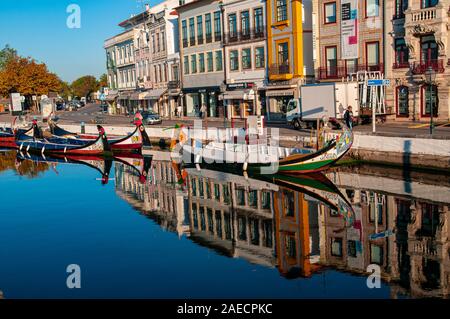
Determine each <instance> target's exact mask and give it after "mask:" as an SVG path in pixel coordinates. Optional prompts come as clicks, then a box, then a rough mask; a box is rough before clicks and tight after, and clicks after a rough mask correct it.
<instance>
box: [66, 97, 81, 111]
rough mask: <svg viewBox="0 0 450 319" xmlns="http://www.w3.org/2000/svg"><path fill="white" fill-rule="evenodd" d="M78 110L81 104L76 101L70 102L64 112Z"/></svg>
mask: <svg viewBox="0 0 450 319" xmlns="http://www.w3.org/2000/svg"><path fill="white" fill-rule="evenodd" d="M79 108H81V104H80V101H78V100H72V101H70V103H69V104H67V106H66V110H72V111H76V110H78V109H79Z"/></svg>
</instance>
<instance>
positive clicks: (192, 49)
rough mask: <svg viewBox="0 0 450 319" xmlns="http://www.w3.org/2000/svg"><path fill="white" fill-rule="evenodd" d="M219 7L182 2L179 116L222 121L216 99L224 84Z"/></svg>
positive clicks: (211, 1)
mask: <svg viewBox="0 0 450 319" xmlns="http://www.w3.org/2000/svg"><path fill="white" fill-rule="evenodd" d="M222 10H223V7H222V4H221V1H218V0H197V1H191V2H186V3H184V4H182V5H180V6H179V7H177V8H176V11H177V12H178V15H179V34H180V39H179V40H180V59H181V63H180V66H181V68H182V78H181V82H182V93H183V96H184V99H183V114H184V115H185V116H192V117H193V116H198V115H199V113H200V110H202V109H203V110H204V111H205V112H204V113H205V114H203V115H204V117H224V116H225V115H226V114H225V113H226V110H225V109H224V107H223V102H222V101H221V100H220V99H219V96H220V94H221V93H222V92H221V87H222V86H223V84H224V50H223V46H222V38H223V36H222V34H223V18H222V17H223V12H222Z"/></svg>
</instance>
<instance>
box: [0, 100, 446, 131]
mask: <svg viewBox="0 0 450 319" xmlns="http://www.w3.org/2000/svg"><path fill="white" fill-rule="evenodd" d="M57 116H58V118H59V120H58V122H59V123H65V124H75V123H76V124H80V123H81V122H84V123H86V124H90V123H94V121H93V120H94V119H95V118H98V119H101V122H100V124H107V125H130V124H131V121H132V117H131V116H130V117H127V116H125V115H108V114H103V113H102V112H101V109H100V105H98V104H88V105H86V106H85V107H83V108H81V109H79V110H77V111H72V112H69V111H59V112H57ZM11 119H12V117H11V116H10V115H9V114H0V122H6V123H9V122H11ZM194 121H195V119H193V118H174V119H163V123H162V124H160V125H155V127H171V126H174V125H175V124H184V125H193V124H194ZM204 126H208V127H217V128H224V127H225V126H226V127H231V121H230V120H226V121H224V120H223V119H207V120H205V122H204ZM235 127H244V121H242V120H237V121H235ZM268 127H276V128H279V129H280V135H282V136H310V135H311V130H309V129H302V130H300V131H297V130H295V129H293V128H292V127H290V126H289V125H287V124H284V123H269V124H268ZM354 131H355V132H361V133H363V132H364V133H369V134H370V133H371V132H372V125H371V124H366V125H360V126H356V127H355V128H354ZM377 134H380V135H388V136H402V137H429V136H430V125H429V123H418V122H417V123H415V122H388V123H382V124H377ZM434 137H435V138H445V139H449V138H450V122H449V123H437V124H436V127H435V130H434Z"/></svg>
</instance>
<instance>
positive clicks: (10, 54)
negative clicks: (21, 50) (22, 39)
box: [0, 45, 17, 70]
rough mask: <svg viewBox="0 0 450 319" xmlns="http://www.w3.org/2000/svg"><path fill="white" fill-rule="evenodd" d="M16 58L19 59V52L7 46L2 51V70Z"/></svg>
mask: <svg viewBox="0 0 450 319" xmlns="http://www.w3.org/2000/svg"><path fill="white" fill-rule="evenodd" d="M15 57H17V51H16V50H15V49H13V48H11V47H10V46H9V45H5V47H4V48H3V49H2V50H1V51H0V70H3V69H4V68H5V66H6V64H7V63H8V61H10V60H11V59H13V58H15Z"/></svg>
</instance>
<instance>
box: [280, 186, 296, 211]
mask: <svg viewBox="0 0 450 319" xmlns="http://www.w3.org/2000/svg"><path fill="white" fill-rule="evenodd" d="M283 210H284V216H286V217H294V215H295V195H294V192H292V191H284V192H283Z"/></svg>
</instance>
